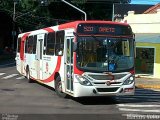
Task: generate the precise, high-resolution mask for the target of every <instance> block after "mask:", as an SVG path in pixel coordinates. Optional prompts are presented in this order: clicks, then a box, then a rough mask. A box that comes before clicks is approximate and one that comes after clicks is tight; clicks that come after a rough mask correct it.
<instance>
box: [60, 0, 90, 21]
mask: <svg viewBox="0 0 160 120" xmlns="http://www.w3.org/2000/svg"><path fill="white" fill-rule="evenodd" d="M61 1H62V2H64V3H66V4H67V5H69V6H71V7H73V8H74V9H76V10H78V11H80V12H82V13H83V14H84V20H85V21H86V20H87V14H86V12H84V11H83V10H81V9H79V8H78V7H76V6H74V5H72V4H71V3H69V2H67V1H65V0H61Z"/></svg>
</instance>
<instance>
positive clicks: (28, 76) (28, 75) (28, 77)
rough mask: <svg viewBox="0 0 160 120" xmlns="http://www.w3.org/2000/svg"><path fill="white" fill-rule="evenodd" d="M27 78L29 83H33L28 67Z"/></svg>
mask: <svg viewBox="0 0 160 120" xmlns="http://www.w3.org/2000/svg"><path fill="white" fill-rule="evenodd" d="M26 77H27V79H28V82H29V83H33V80H32V79H31V78H30V71H29V68H28V67H27V69H26Z"/></svg>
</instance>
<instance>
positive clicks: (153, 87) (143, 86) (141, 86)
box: [136, 84, 160, 89]
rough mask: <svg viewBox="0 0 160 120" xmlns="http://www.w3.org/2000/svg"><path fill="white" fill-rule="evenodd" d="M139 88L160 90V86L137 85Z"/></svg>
mask: <svg viewBox="0 0 160 120" xmlns="http://www.w3.org/2000/svg"><path fill="white" fill-rule="evenodd" d="M136 87H137V88H150V89H160V85H142V84H138V85H136Z"/></svg>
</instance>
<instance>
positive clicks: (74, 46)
mask: <svg viewBox="0 0 160 120" xmlns="http://www.w3.org/2000/svg"><path fill="white" fill-rule="evenodd" d="M77 44H78V43H77V42H72V45H73V52H76V51H77Z"/></svg>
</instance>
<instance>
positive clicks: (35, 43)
mask: <svg viewBox="0 0 160 120" xmlns="http://www.w3.org/2000/svg"><path fill="white" fill-rule="evenodd" d="M36 45H37V35H34V36H33V54H36Z"/></svg>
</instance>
